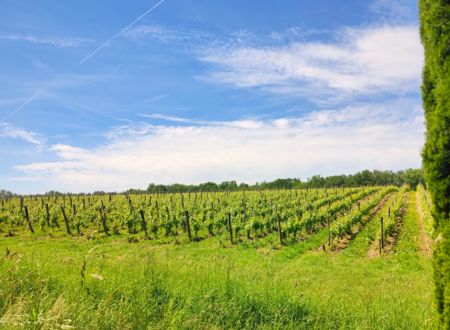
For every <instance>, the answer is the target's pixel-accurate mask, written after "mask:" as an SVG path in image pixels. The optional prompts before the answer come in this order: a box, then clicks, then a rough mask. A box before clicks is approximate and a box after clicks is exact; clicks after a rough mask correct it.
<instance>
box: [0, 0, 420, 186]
mask: <svg viewBox="0 0 450 330" xmlns="http://www.w3.org/2000/svg"><path fill="white" fill-rule="evenodd" d="M155 5H156V7H155ZM153 7H154V8H153ZM151 8H153V9H152V10H151V11H150V12H148V11H149V9H151ZM146 12H148V14H147V15H145V16H144V17H142V18H141V19H139V20H136V19H137V18H139V17H140V16H142V15H143V14H144V13H146ZM108 40H110V41H108ZM0 47H1V50H2V52H1V55H0V59H1V61H0V86H1V88H0V145H1V148H0V157H1V159H2V161H1V163H0V188H3V189H9V190H12V191H15V192H21V193H27V192H45V191H48V190H50V189H57V190H61V191H74V192H78V191H93V190H99V189H103V190H123V189H126V188H129V187H141V188H143V187H146V185H147V184H148V183H150V182H157V183H174V182H183V183H198V182H204V181H216V182H217V181H222V180H236V181H239V182H241V181H245V182H256V181H262V180H272V179H275V178H278V177H300V178H302V179H306V178H308V177H310V176H312V175H314V174H321V175H332V174H341V173H346V174H348V173H353V172H355V171H358V170H362V169H365V168H369V169H392V170H398V169H403V168H408V167H419V166H420V149H421V145H422V143H423V130H424V128H423V113H422V108H421V102H420V94H419V86H420V72H421V66H422V62H423V59H422V57H423V54H422V48H421V45H420V41H419V36H418V21H417V10H416V4H415V2H414V1H406V0H373V1H367V0H364V1H362V0H349V1H340V2H336V1H332V0H318V1H309V0H297V1H283V2H280V1H274V0H271V1H269V0H264V1H237V0H233V1H229V0H228V1H219V0H217V1H206V0H202V1H200V0H196V1H194V0H165V1H160V2H158V1H133V2H128V3H125V2H123V1H108V6H105V3H104V2H99V1H97V2H92V1H84V0H81V1H76V2H73V1H71V2H55V1H39V2H36V1H20V2H18V1H13V0H6V1H4V2H3V4H2V11H1V12H0Z"/></svg>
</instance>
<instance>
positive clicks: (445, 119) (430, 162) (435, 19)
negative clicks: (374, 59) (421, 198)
mask: <svg viewBox="0 0 450 330" xmlns="http://www.w3.org/2000/svg"><path fill="white" fill-rule="evenodd" d="M419 8H420V34H421V39H422V44H423V46H424V49H425V64H424V68H423V76H422V79H423V81H422V100H423V108H424V111H425V119H426V141H425V146H424V148H423V152H422V157H423V166H424V172H425V180H426V182H427V188H428V190H429V191H430V194H431V198H432V201H433V206H434V207H433V217H434V226H435V231H436V232H437V233H438V239H437V240H436V244H435V251H434V278H435V297H436V301H437V307H438V312H439V315H440V318H439V324H440V328H442V329H450V0H420V1H419Z"/></svg>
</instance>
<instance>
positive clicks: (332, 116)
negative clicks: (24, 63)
mask: <svg viewBox="0 0 450 330" xmlns="http://www.w3.org/2000/svg"><path fill="white" fill-rule="evenodd" d="M399 109H401V110H399ZM407 118H409V119H407ZM422 118H423V117H422V112H421V110H420V107H418V105H417V104H414V103H413V102H412V103H411V102H409V101H408V102H406V101H401V102H400V101H398V102H395V103H392V104H377V105H370V106H368V105H361V106H357V107H356V106H355V107H347V108H343V109H338V110H328V111H319V112H315V113H312V114H309V115H305V116H303V117H300V118H278V119H275V120H270V121H264V122H263V121H259V120H251V119H248V120H238V121H232V122H212V123H210V124H208V123H206V122H205V123H203V124H201V125H199V124H196V125H192V124H189V125H185V126H166V125H162V126H157V125H152V124H149V123H139V124H135V125H128V126H121V127H117V128H113V129H112V130H111V132H110V137H111V140H110V141H109V142H108V143H107V144H105V145H103V146H100V147H97V148H93V149H87V148H78V147H74V146H70V145H55V146H54V147H53V151H54V153H55V155H56V156H57V157H58V158H59V160H57V161H53V162H42V163H31V164H23V165H19V166H17V167H16V169H18V170H19V171H22V172H24V173H25V174H26V175H28V176H29V177H30V178H31V179H35V178H36V177H38V178H40V179H41V180H42V186H41V188H40V189H47V190H48V189H58V190H63V191H93V190H98V189H103V190H124V189H126V188H129V187H145V186H146V185H147V184H148V183H150V182H158V183H173V182H185V183H198V182H204V181H209V180H212V181H222V180H230V179H236V180H238V181H247V182H255V181H261V180H270V179H274V178H277V177H301V178H306V177H309V176H311V175H313V174H317V173H320V174H322V175H327V174H337V173H352V172H354V171H357V170H361V169H364V168H369V169H373V168H380V169H401V168H406V167H414V166H420V156H419V155H420V148H421V145H422V142H423V124H422Z"/></svg>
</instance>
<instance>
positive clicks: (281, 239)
mask: <svg viewBox="0 0 450 330" xmlns="http://www.w3.org/2000/svg"><path fill="white" fill-rule="evenodd" d="M277 227H278V236H279V237H280V244H283V233H282V231H281V219H280V214H279V213H277Z"/></svg>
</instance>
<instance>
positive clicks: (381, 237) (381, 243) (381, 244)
mask: <svg viewBox="0 0 450 330" xmlns="http://www.w3.org/2000/svg"><path fill="white" fill-rule="evenodd" d="M383 249H384V222H383V217H381V219H380V254H381V252H382V250H383Z"/></svg>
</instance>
